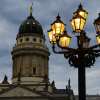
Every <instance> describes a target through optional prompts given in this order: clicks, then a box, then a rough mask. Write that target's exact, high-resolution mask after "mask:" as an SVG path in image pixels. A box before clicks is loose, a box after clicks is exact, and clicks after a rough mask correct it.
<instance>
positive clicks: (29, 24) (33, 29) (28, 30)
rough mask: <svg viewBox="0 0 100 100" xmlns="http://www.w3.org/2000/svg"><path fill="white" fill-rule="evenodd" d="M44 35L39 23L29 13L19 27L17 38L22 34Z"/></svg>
mask: <svg viewBox="0 0 100 100" xmlns="http://www.w3.org/2000/svg"><path fill="white" fill-rule="evenodd" d="M34 35H38V36H42V37H43V36H44V35H43V29H42V26H41V24H40V23H39V22H38V21H37V20H35V18H34V17H33V16H32V14H30V16H28V17H27V19H26V20H24V21H23V22H22V24H21V25H20V27H19V32H18V35H17V38H19V37H22V36H34Z"/></svg>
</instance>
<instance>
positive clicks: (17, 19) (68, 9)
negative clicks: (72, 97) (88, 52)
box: [0, 0, 100, 94]
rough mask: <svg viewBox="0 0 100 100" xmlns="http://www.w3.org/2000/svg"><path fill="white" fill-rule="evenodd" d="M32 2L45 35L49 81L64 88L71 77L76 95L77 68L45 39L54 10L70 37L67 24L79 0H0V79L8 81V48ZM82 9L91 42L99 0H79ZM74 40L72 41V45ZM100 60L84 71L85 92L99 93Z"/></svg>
mask: <svg viewBox="0 0 100 100" xmlns="http://www.w3.org/2000/svg"><path fill="white" fill-rule="evenodd" d="M32 1H33V16H34V17H35V18H36V19H37V20H38V21H39V22H40V23H41V25H42V27H43V30H44V34H45V36H46V40H47V42H46V43H47V45H48V47H49V49H50V52H51V56H50V61H49V69H50V70H49V72H50V75H49V77H50V82H51V81H52V80H55V82H56V86H57V88H65V86H66V85H67V81H68V79H69V78H71V86H72V89H73V90H74V93H75V94H77V90H78V89H77V88H78V87H77V86H78V79H77V69H75V68H72V67H70V66H69V64H68V62H67V60H66V59H64V57H63V55H56V54H54V53H53V52H52V50H51V46H50V44H49V42H48V36H47V30H48V29H49V28H50V24H51V23H52V22H53V21H54V20H55V17H56V16H57V14H58V12H59V14H60V16H61V18H62V20H63V21H64V22H65V24H66V29H67V31H68V33H69V34H70V35H72V36H74V35H73V34H71V33H72V29H71V27H70V24H69V20H70V19H71V18H72V13H73V12H74V11H75V10H76V9H77V7H78V5H79V4H80V0H0V80H1V81H2V79H3V77H4V75H5V74H6V75H7V76H8V77H9V80H11V76H12V60H11V50H12V47H13V46H14V44H15V40H16V35H17V32H18V29H19V26H20V24H21V22H22V21H23V20H24V19H26V17H27V16H28V15H29V10H28V8H29V5H30V3H31V2H32ZM82 4H83V6H84V8H85V9H86V10H87V11H88V12H89V16H88V20H87V25H86V27H85V30H86V32H87V33H88V36H89V37H90V38H92V40H91V43H93V44H95V43H96V42H95V30H94V27H93V21H94V19H95V18H97V16H98V13H99V12H100V0H83V2H82ZM73 43H74V41H72V44H71V45H73ZM99 65H100V59H97V61H96V63H95V65H94V66H92V67H91V68H90V69H87V71H86V82H87V94H100V66H99Z"/></svg>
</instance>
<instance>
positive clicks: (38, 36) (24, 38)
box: [12, 12, 50, 84]
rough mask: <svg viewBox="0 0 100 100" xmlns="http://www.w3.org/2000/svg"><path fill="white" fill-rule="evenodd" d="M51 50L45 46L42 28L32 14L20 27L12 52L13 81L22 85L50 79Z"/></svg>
mask: <svg viewBox="0 0 100 100" xmlns="http://www.w3.org/2000/svg"><path fill="white" fill-rule="evenodd" d="M49 55H50V53H49V50H48V48H47V46H46V44H45V36H44V34H43V30H42V26H41V25H40V23H39V22H38V21H37V20H35V18H34V17H33V16H32V12H30V15H29V16H28V17H27V19H26V20H24V21H23V22H22V24H21V25H20V27H19V32H18V34H17V37H16V44H15V46H14V48H13V50H12V60H13V77H12V78H13V80H12V82H13V83H14V84H16V83H18V77H20V83H21V84H39V83H42V82H44V78H45V77H47V79H48V60H49Z"/></svg>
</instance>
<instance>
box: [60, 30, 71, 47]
mask: <svg viewBox="0 0 100 100" xmlns="http://www.w3.org/2000/svg"><path fill="white" fill-rule="evenodd" d="M70 42H71V37H70V36H69V35H68V34H67V32H66V31H64V34H63V35H62V36H60V38H59V46H60V47H61V48H66V47H68V46H69V45H70Z"/></svg>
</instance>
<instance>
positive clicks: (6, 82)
mask: <svg viewBox="0 0 100 100" xmlns="http://www.w3.org/2000/svg"><path fill="white" fill-rule="evenodd" d="M2 84H9V82H8V77H7V76H6V75H5V77H4V79H3V81H2Z"/></svg>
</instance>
